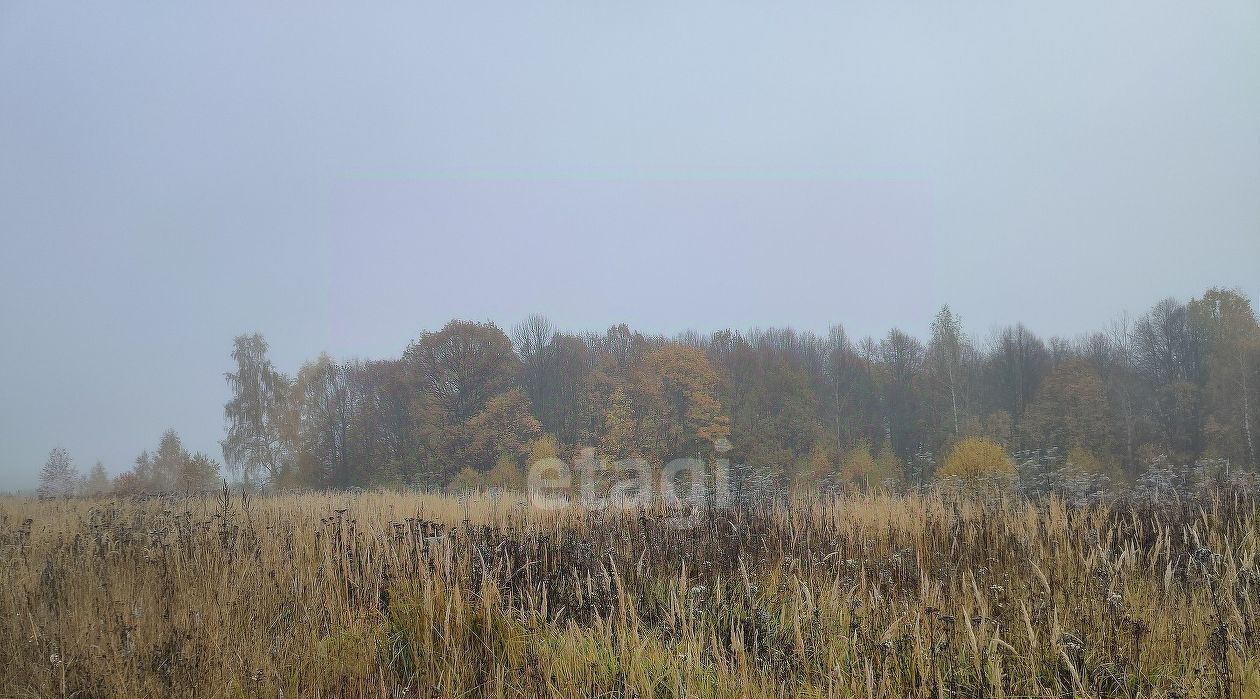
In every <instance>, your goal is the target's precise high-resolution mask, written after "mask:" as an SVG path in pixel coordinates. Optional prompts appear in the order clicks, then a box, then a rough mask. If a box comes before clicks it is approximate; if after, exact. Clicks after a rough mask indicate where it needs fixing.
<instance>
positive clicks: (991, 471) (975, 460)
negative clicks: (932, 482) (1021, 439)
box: [936, 437, 1015, 478]
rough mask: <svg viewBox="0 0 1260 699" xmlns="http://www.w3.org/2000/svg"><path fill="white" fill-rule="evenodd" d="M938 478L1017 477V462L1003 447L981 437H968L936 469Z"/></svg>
mask: <svg viewBox="0 0 1260 699" xmlns="http://www.w3.org/2000/svg"><path fill="white" fill-rule="evenodd" d="M936 475H937V477H938V478H950V477H957V478H983V477H992V476H1004V477H1009V476H1013V475H1015V462H1013V461H1011V459H1010V457H1009V456H1007V455H1006V452H1005V451H1004V450H1003V449H1002V447H1001V446H999V445H997V444H994V443H993V442H990V441H988V440H985V439H980V438H979V437H968V438H966V439H964V440H962V441H961V442H959V443H958V444H956V445H955V446H954V448H953V449H952V450H951V451H950V452H949V456H947V457H946V458H945V463H944V464H942V465H941V467H940V468H938V469H936Z"/></svg>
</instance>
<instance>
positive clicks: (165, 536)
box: [0, 492, 1260, 698]
mask: <svg viewBox="0 0 1260 699" xmlns="http://www.w3.org/2000/svg"><path fill="white" fill-rule="evenodd" d="M666 514H667V513H665V512H662V511H650V510H649V511H633V512H620V513H612V512H602V513H596V512H586V511H580V510H577V509H566V510H561V511H557V512H540V511H538V510H534V509H532V508H529V507H528V506H527V505H525V504H524V503H523V502H522V501H521V498H520V497H519V496H514V495H510V494H480V495H471V496H465V497H452V496H443V495H426V494H407V493H390V492H365V493H358V494H344V493H328V494H302V495H276V496H267V497H261V496H259V497H243V496H242V495H240V494H239V493H229V494H227V495H226V496H224V495H223V494H220V495H218V496H213V495H208V496H200V497H188V498H180V497H160V498H159V497H153V498H144V499H125V498H101V499H67V500H57V501H43V502H40V501H35V500H30V499H19V498H4V499H0V695H2V696H4V697H81V698H87V697H193V696H197V697H395V698H396V697H483V696H488V697H536V696H537V697H574V696H587V697H645V698H646V697H708V696H716V697H744V696H751V697H829V696H837V697H893V696H895V697H959V696H963V697H1217V696H1233V697H1255V696H1260V568H1258V564H1260V561H1258V553H1260V533H1258V531H1257V502H1256V500H1255V499H1253V498H1250V497H1245V496H1241V495H1230V494H1227V493H1217V494H1215V495H1210V496H1205V497H1204V498H1201V499H1199V500H1196V501H1194V502H1188V501H1178V500H1171V501H1168V502H1164V503H1159V504H1151V503H1146V504H1143V505H1141V506H1136V505H1125V504H1095V505H1090V506H1086V507H1075V506H1068V505H1065V504H1064V503H1062V502H1060V501H1058V500H1055V499H1053V498H1049V499H1046V500H1044V501H1030V500H1027V499H1023V498H1017V497H1013V496H1002V495H995V494H989V495H984V496H981V495H974V496H958V495H956V494H954V495H951V494H947V493H943V492H936V493H926V494H916V495H883V494H853V495H841V496H835V497H826V498H822V497H819V498H800V497H798V498H794V499H791V500H790V501H783V502H780V503H778V504H765V505H759V506H756V507H749V508H743V509H738V510H735V509H732V510H720V511H711V512H707V513H704V514H703V516H702V517H701V518H700V520H699V522H698V524H697V526H694V527H692V528H677V527H674V526H670V524H669V520H668V519H667V518H666V516H665V515H666Z"/></svg>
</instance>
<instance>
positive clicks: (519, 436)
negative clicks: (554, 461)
mask: <svg viewBox="0 0 1260 699" xmlns="http://www.w3.org/2000/svg"><path fill="white" fill-rule="evenodd" d="M540 434H542V427H541V426H540V425H539V424H538V419H537V418H535V417H534V415H533V413H532V412H531V410H530V405H529V399H528V398H526V397H525V393H524V392H523V391H521V390H520V389H516V388H514V389H511V390H509V391H506V392H504V393H501V394H499V395H497V396H494V397H493V398H491V399H490V400H489V401H487V402H486V406H485V408H484V409H483V410H482V411H481V412H480V413H477V414H476V415H474V416H472V417H471V418H469V420H468V422H467V423H466V424H465V425H464V435H465V437H464V443H465V445H466V446H465V452H464V453H465V455H466V457H465V462H466V464H467V465H469V466H472V467H474V468H477V469H480V470H482V471H487V470H489V469H490V468H491V467H493V466H494V465H495V464H497V463H498V462H499V461H500V460H502V459H503V458H507V459H510V460H511V461H512V462H514V463H519V462H520V461H521V460H522V459H524V458H525V456H526V455H527V454H528V453H529V448H530V445H531V444H532V443H533V440H535V439H536V438H537V437H538V436H539V435H540Z"/></svg>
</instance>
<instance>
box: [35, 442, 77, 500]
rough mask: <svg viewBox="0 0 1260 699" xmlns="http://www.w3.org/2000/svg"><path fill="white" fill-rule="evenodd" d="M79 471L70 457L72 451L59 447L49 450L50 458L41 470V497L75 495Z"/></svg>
mask: <svg viewBox="0 0 1260 699" xmlns="http://www.w3.org/2000/svg"><path fill="white" fill-rule="evenodd" d="M78 483H79V471H78V469H76V468H75V467H74V462H73V461H72V460H71V459H70V452H68V451H66V450H65V449H62V448H61V447H57V448H56V449H53V450H52V451H50V452H48V460H47V461H45V462H44V467H43V468H42V469H40V471H39V497H41V498H61V497H69V496H71V495H74V491H75V487H76V486H77V485H78Z"/></svg>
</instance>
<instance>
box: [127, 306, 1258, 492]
mask: <svg viewBox="0 0 1260 699" xmlns="http://www.w3.org/2000/svg"><path fill="white" fill-rule="evenodd" d="M232 358H233V361H234V363H235V367H236V368H235V371H232V372H230V373H228V374H227V376H226V378H227V382H228V385H229V388H230V391H231V399H230V400H229V401H228V403H227V404H226V405H225V407H224V418H225V423H226V428H227V429H226V432H227V433H226V436H225V438H224V440H223V441H222V448H223V458H224V463H225V465H226V466H227V468H228V469H229V470H231V471H232V472H233V473H234V474H236V475H237V476H238V477H239V478H240V479H241V480H242V481H243V482H245V483H247V484H252V485H258V486H262V485H267V486H270V487H278V488H287V487H298V488H303V487H309V488H347V487H353V486H360V487H407V486H414V487H423V488H443V487H454V488H470V487H478V486H484V485H498V486H504V487H513V486H519V485H520V484H521V483H522V481H523V477H524V472H525V469H527V468H528V465H529V464H530V463H532V462H533V461H535V460H537V459H541V458H544V457H550V456H559V457H561V458H565V459H573V458H574V457H575V456H576V455H577V454H578V453H579V452H580V450H582V449H585V448H592V449H595V450H596V452H597V453H598V454H599V456H600V458H605V459H608V460H610V461H615V460H617V459H621V458H626V457H640V458H644V459H647V460H648V461H650V462H653V463H657V464H660V463H664V462H665V461H668V460H669V459H671V458H674V457H679V456H690V457H695V456H699V457H701V458H707V457H710V456H712V454H713V452H714V448H715V444H719V443H721V444H722V445H723V447H724V450H723V451H724V452H725V453H724V456H726V457H727V458H730V459H731V460H732V461H733V462H735V463H742V464H747V465H748V467H750V468H753V469H756V470H758V471H759V472H761V473H763V474H764V475H766V476H767V477H769V478H771V479H773V480H776V481H777V482H779V483H781V484H784V485H802V486H810V485H813V484H818V483H831V484H836V483H839V484H842V485H854V486H863V485H871V484H874V483H879V484H882V485H887V486H912V485H916V484H921V483H925V482H927V481H929V480H930V479H931V478H932V477H933V476H934V475H935V474H936V473H937V471H938V470H939V469H940V466H939V465H938V464H944V462H945V460H946V457H947V456H948V455H949V454H950V453H951V452H956V453H972V452H974V451H975V450H976V449H977V447H976V442H983V443H984V444H986V445H996V446H997V447H1000V448H1001V450H1002V451H1004V452H1005V453H1006V454H1019V453H1024V452H1034V451H1035V452H1051V451H1053V452H1057V453H1061V454H1064V455H1066V458H1067V459H1068V460H1069V461H1070V462H1072V464H1073V466H1074V467H1076V468H1078V469H1081V470H1084V471H1089V472H1096V473H1105V474H1107V475H1108V476H1110V477H1112V478H1116V479H1122V480H1124V479H1128V480H1132V479H1134V478H1136V477H1138V476H1140V475H1141V474H1142V473H1143V472H1144V471H1145V470H1146V469H1148V468H1151V467H1152V466H1155V465H1158V464H1167V463H1191V462H1194V461H1196V460H1199V459H1206V458H1212V459H1221V460H1228V461H1229V463H1231V464H1234V465H1236V466H1239V467H1242V468H1246V469H1251V470H1254V469H1255V468H1256V467H1257V454H1256V451H1257V444H1256V439H1257V438H1258V437H1260V435H1257V434H1256V432H1257V430H1260V419H1258V418H1257V415H1256V411H1257V404H1258V403H1260V326H1258V325H1257V320H1256V315H1255V311H1254V309H1253V308H1252V306H1251V303H1250V301H1249V300H1248V299H1247V298H1246V297H1245V296H1243V295H1242V294H1241V293H1238V292H1236V291H1231V290H1226V289H1211V290H1208V291H1207V292H1205V293H1204V294H1203V295H1202V296H1201V297H1198V298H1194V299H1191V300H1189V301H1186V302H1182V301H1178V300H1174V299H1168V300H1164V301H1161V302H1159V303H1158V304H1156V305H1155V306H1154V307H1153V308H1151V309H1150V310H1149V311H1147V312H1146V313H1144V314H1142V315H1141V316H1140V317H1138V318H1136V319H1133V320H1128V319H1122V320H1119V321H1117V322H1115V323H1113V324H1112V326H1111V327H1108V328H1106V329H1104V330H1101V331H1097V332H1093V333H1089V334H1085V335H1082V336H1079V337H1076V338H1070V339H1069V338H1060V337H1052V338H1048V339H1046V338H1042V337H1039V336H1037V335H1036V334H1035V333H1033V332H1032V331H1031V330H1029V329H1028V328H1027V327H1025V326H1024V325H1022V324H1016V325H1013V326H1009V327H1005V328H1001V329H999V330H997V331H995V332H993V333H992V334H991V335H990V336H989V337H987V338H985V339H983V340H979V339H976V338H975V337H973V336H971V335H969V334H968V333H967V332H966V331H965V330H964V328H963V325H962V322H961V321H960V319H959V317H958V316H957V315H956V314H955V313H954V312H953V311H952V310H951V309H950V308H949V307H948V306H945V307H943V308H941V309H940V312H939V313H938V314H937V315H936V317H935V319H934V321H933V323H932V325H931V330H930V333H929V336H928V337H926V338H924V339H922V340H921V339H919V338H916V337H913V336H912V335H910V334H908V333H906V332H903V331H901V330H897V329H893V330H891V331H889V332H888V333H887V334H886V335H884V336H883V337H881V338H872V337H865V338H853V337H850V336H849V335H848V334H847V333H846V332H845V330H844V329H843V328H842V327H840V326H835V327H833V328H831V330H830V331H829V332H828V333H827V334H826V335H825V336H819V335H816V334H813V333H808V332H796V331H794V330H792V329H789V328H782V329H769V330H753V331H750V332H736V331H731V330H723V331H718V332H713V333H710V334H700V333H697V332H686V333H682V334H680V335H677V336H675V337H672V338H667V337H662V336H651V335H644V334H641V333H639V332H635V331H634V330H632V329H630V328H629V327H627V326H626V325H624V324H623V325H615V326H613V327H611V328H609V329H608V330H607V331H605V332H603V333H589V332H588V333H583V334H571V333H565V332H561V331H559V330H557V329H556V328H555V327H554V326H553V325H552V324H551V323H550V322H549V321H548V320H547V319H546V318H544V317H542V316H532V317H530V318H528V319H527V320H525V321H524V322H523V323H520V324H519V325H517V326H515V327H513V328H511V329H510V330H509V331H507V332H505V331H504V330H503V329H500V328H499V327H498V326H496V325H494V324H493V323H480V322H469V321H463V320H453V321H451V322H449V323H447V324H446V325H445V326H444V327H442V328H441V329H439V330H436V331H427V332H424V333H422V334H421V335H420V336H419V337H418V338H417V339H416V340H414V341H413V342H412V343H410V345H409V346H408V347H407V348H406V350H405V351H404V352H403V353H402V355H401V356H399V357H397V358H389V359H376V360H352V361H345V362H338V361H336V360H334V359H333V358H332V357H329V356H328V355H327V354H321V355H319V356H318V357H317V358H316V359H314V360H311V361H309V362H307V363H305V364H303V365H302V367H301V368H300V369H299V370H298V371H297V373H296V375H292V376H291V375H289V374H286V373H284V372H282V371H280V370H279V369H277V368H276V367H275V366H274V365H273V364H272V362H271V360H270V359H269V357H268V345H267V342H266V341H265V340H264V339H263V337H262V336H261V335H259V334H252V335H242V336H239V337H237V338H236V339H235V342H234V346H233V351H232ZM168 436H169V437H172V438H173V439H174V440H175V441H176V443H177V442H178V438H177V437H174V435H173V433H168ZM967 440H971V441H970V442H968V441H967ZM167 441H168V440H167V438H166V437H164V438H163V442H162V446H161V447H159V449H158V451H157V452H156V455H155V456H154V457H149V456H148V455H147V454H146V455H142V457H141V458H140V459H139V460H137V463H136V466H135V468H134V469H132V470H131V471H129V472H128V473H127V474H124V475H123V476H121V477H119V479H117V480H118V483H119V485H120V487H123V488H125V489H128V490H143V489H146V488H149V489H172V490H177V489H179V488H181V487H184V488H187V487H194V486H193V485H192V484H194V483H200V484H201V485H205V484H206V483H208V482H209V479H210V478H211V476H210V474H211V472H212V471H213V473H214V474H215V475H214V478H217V477H218V476H217V473H218V464H216V463H214V462H213V461H211V460H209V459H207V458H206V457H204V455H195V456H196V458H194V455H187V454H186V453H184V454H183V455H182V456H180V455H179V451H180V450H181V449H182V447H179V448H177V447H175V446H171V445H168V444H167ZM965 442H966V444H964V443H965ZM960 446H963V447H965V448H963V449H961V450H960V449H959V447H960ZM728 449H729V450H728ZM982 452H983V448H981V451H980V452H976V453H982ZM983 453H988V452H983ZM173 454H174V455H175V456H172V455H173ZM194 462H195V465H193V464H194ZM181 464H182V465H181ZM185 473H187V474H190V475H180V474H185ZM203 477H204V478H205V479H206V480H205V482H202V481H200V480H199V479H202V478H203Z"/></svg>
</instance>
